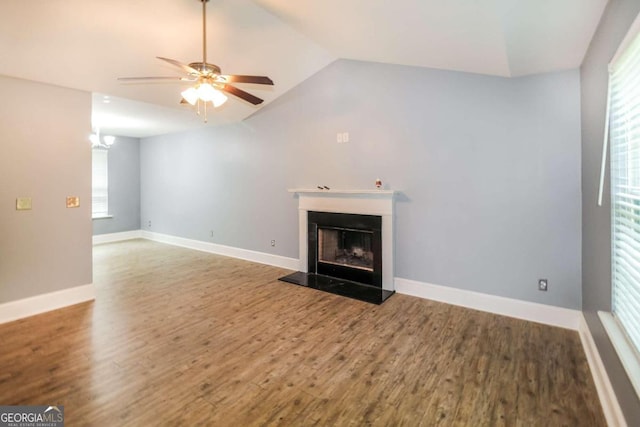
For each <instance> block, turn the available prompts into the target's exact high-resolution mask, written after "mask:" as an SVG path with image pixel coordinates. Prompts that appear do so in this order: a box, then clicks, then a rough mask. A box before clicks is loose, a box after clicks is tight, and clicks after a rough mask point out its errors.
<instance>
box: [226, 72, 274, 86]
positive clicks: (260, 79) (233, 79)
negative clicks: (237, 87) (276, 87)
mask: <svg viewBox="0 0 640 427" xmlns="http://www.w3.org/2000/svg"><path fill="white" fill-rule="evenodd" d="M220 77H222V78H223V79H224V81H225V82H226V83H255V84H258V85H271V86H273V80H271V79H270V78H269V77H267V76H239V75H221V76H220Z"/></svg>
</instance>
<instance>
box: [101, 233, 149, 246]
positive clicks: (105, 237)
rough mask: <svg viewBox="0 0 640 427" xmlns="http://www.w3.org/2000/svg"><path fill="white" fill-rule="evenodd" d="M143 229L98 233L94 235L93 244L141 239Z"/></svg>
mask: <svg viewBox="0 0 640 427" xmlns="http://www.w3.org/2000/svg"><path fill="white" fill-rule="evenodd" d="M141 237H142V230H131V231H121V232H120V233H110V234H97V235H95V236H93V244H94V245H100V244H103V243H113V242H121V241H123V240H131V239H140V238H141Z"/></svg>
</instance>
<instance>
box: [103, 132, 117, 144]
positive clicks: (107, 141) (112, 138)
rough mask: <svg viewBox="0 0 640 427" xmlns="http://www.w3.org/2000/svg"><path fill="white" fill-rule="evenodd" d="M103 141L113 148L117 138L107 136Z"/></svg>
mask: <svg viewBox="0 0 640 427" xmlns="http://www.w3.org/2000/svg"><path fill="white" fill-rule="evenodd" d="M102 139H103V140H104V143H105V145H106V146H107V147H111V146H112V145H113V143H114V142H116V137H115V136H113V135H105V136H103V137H102Z"/></svg>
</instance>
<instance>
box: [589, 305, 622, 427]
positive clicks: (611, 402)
mask: <svg viewBox="0 0 640 427" xmlns="http://www.w3.org/2000/svg"><path fill="white" fill-rule="evenodd" d="M578 333H579V334H580V341H582V347H583V348H584V352H585V354H586V356H587V361H588V362H589V369H590V370H591V375H592V376H593V382H594V383H595V384H596V390H597V391H598V397H599V398H600V404H601V405H602V411H603V412H604V416H605V418H606V420H607V424H608V425H609V426H612V427H614V426H615V427H626V426H627V423H626V421H625V419H624V415H623V414H622V409H621V408H620V405H619V404H618V399H617V398H616V394H615V392H614V391H613V386H612V385H611V381H610V380H609V375H607V371H606V369H605V367H604V363H602V359H601V358H600V352H598V347H596V343H595V341H594V340H593V336H592V335H591V331H590V330H589V326H588V325H587V321H586V320H585V318H584V315H582V313H581V314H580V325H579V329H578Z"/></svg>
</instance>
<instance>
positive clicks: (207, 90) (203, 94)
mask: <svg viewBox="0 0 640 427" xmlns="http://www.w3.org/2000/svg"><path fill="white" fill-rule="evenodd" d="M197 91H198V97H199V98H200V99H201V100H203V101H204V102H209V101H213V98H214V97H215V95H216V92H217V91H216V90H215V89H214V88H213V86H211V85H210V84H209V83H202V84H201V85H200V86H198V89H197Z"/></svg>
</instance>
